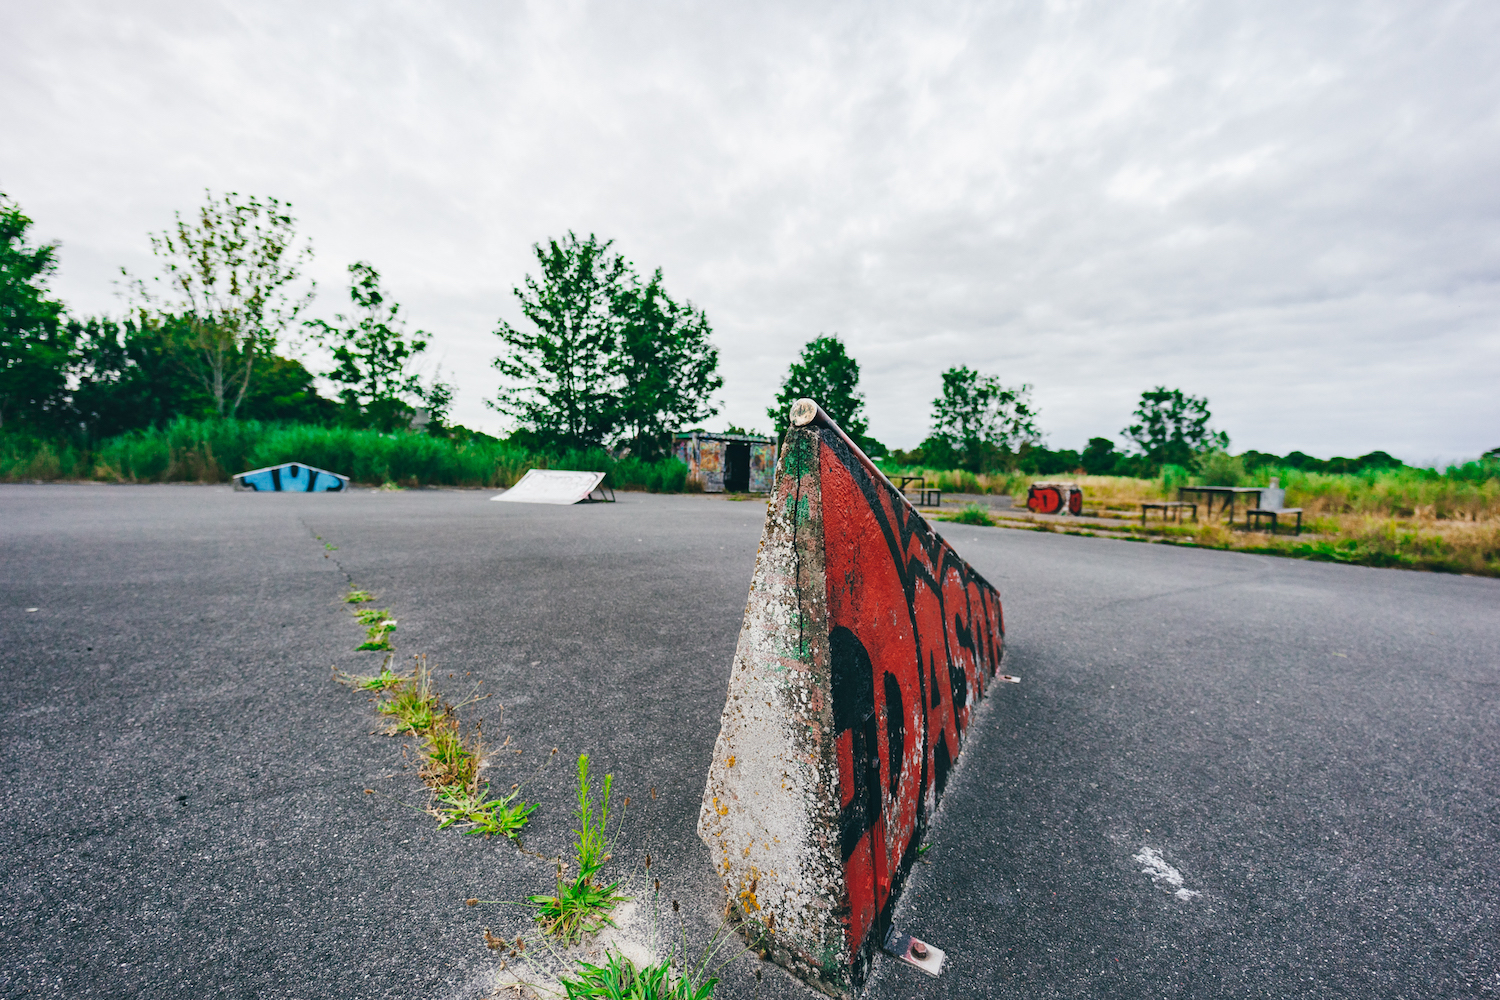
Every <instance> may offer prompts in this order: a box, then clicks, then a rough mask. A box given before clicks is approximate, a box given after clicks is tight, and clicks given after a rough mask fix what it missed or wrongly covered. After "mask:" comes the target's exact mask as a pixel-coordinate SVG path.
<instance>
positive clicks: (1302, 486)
mask: <svg viewBox="0 0 1500 1000" xmlns="http://www.w3.org/2000/svg"><path fill="white" fill-rule="evenodd" d="M906 474H908V475H911V474H920V473H917V472H908V473H906ZM965 475H969V474H967V473H966V474H965ZM1271 476H1276V477H1278V478H1280V480H1281V484H1282V486H1284V487H1285V488H1286V491H1287V494H1286V505H1287V506H1288V507H1301V508H1303V510H1304V514H1303V525H1304V528H1303V534H1302V535H1301V536H1293V535H1290V534H1289V533H1281V534H1274V535H1273V534H1271V533H1270V532H1268V531H1254V532H1252V531H1247V530H1244V528H1243V526H1242V524H1241V525H1236V526H1234V527H1231V526H1230V525H1228V524H1226V523H1224V522H1223V521H1221V520H1211V519H1208V518H1207V517H1205V518H1204V519H1203V520H1202V521H1200V522H1199V523H1196V524H1195V523H1193V522H1191V521H1189V522H1187V523H1185V524H1182V525H1176V524H1160V523H1158V522H1155V521H1153V522H1152V523H1151V524H1150V525H1149V526H1146V527H1142V526H1141V524H1140V521H1139V517H1140V504H1141V503H1142V502H1149V501H1152V500H1163V499H1176V490H1177V487H1178V486H1187V485H1197V484H1198V483H1199V482H1201V479H1200V477H1197V476H1192V475H1189V474H1188V473H1187V471H1186V470H1182V469H1174V468H1171V467H1169V468H1168V469H1167V471H1166V474H1165V475H1163V476H1161V477H1159V478H1157V479H1134V478H1129V477H1124V476H1045V477H1044V476H1020V475H1017V476H1009V477H998V476H997V477H990V478H989V480H988V482H986V477H971V479H972V482H971V483H966V485H970V486H975V485H977V486H986V485H990V486H992V487H993V486H994V485H997V484H998V483H999V481H1000V480H1001V479H1004V480H1005V486H1006V487H1007V489H1006V490H1005V491H1006V492H1009V493H1010V495H1012V496H1014V497H1016V499H1017V502H1018V504H1019V503H1022V502H1024V498H1025V496H1026V488H1027V487H1028V486H1029V485H1030V484H1031V483H1032V482H1033V481H1036V480H1041V479H1066V480H1071V481H1074V482H1077V483H1078V484H1079V485H1081V486H1082V487H1083V490H1084V497H1085V501H1084V513H1085V514H1088V515H1094V516H1100V517H1105V518H1109V519H1111V520H1112V521H1115V522H1117V523H1111V524H1109V525H1106V526H1096V525H1086V524H1082V523H1079V524H1074V525H1069V524H1067V523H1066V522H1060V523H1057V524H1047V525H1041V526H1036V525H1032V524H1031V523H1029V522H1023V521H1019V520H1016V521H1011V522H1010V525H1009V526H1012V527H1020V526H1025V527H1028V528H1035V529H1037V530H1056V531H1068V532H1076V533H1083V534H1110V535H1116V536H1119V537H1127V538H1137V539H1141V540H1155V541H1164V542H1171V543H1174V544H1179V545H1196V546H1202V547H1205V548H1218V549H1234V550H1238V551H1246V552H1260V553H1265V554H1270V555H1281V556H1290V557H1293V558H1299V559H1317V560H1323V561H1329V562H1344V563H1353V564H1356V565H1361V566H1389V567H1401V568H1406V569H1420V570H1431V571H1437V572H1447V573H1473V574H1478V575H1483V576H1500V467H1497V466H1496V465H1495V464H1494V463H1487V464H1481V463H1470V464H1469V465H1465V466H1459V467H1456V468H1452V469H1449V470H1447V471H1446V472H1443V473H1439V472H1436V471H1434V470H1431V469H1411V468H1401V469H1384V470H1379V471H1374V470H1372V471H1368V472H1364V473H1360V474H1357V475H1334V474H1328V473H1317V472H1303V471H1301V470H1299V469H1285V468H1283V469H1261V470H1257V472H1256V474H1255V475H1254V476H1253V477H1252V476H1245V477H1243V480H1242V481H1239V482H1235V483H1223V484H1215V485H1241V486H1251V485H1259V486H1264V485H1266V483H1267V482H1268V480H1269V478H1270V477H1271ZM929 481H931V480H929ZM939 481H942V480H941V479H940V478H939ZM951 481H954V482H965V481H964V480H962V479H960V478H959V477H956V476H955V477H953V479H952V480H951ZM953 492H972V493H983V492H1001V490H998V489H993V488H992V489H991V490H988V491H987V490H984V489H973V488H970V489H966V490H962V491H960V490H956V489H955V490H953ZM999 513H1000V516H999V517H995V516H992V515H991V514H989V513H986V512H982V511H981V512H978V514H977V515H976V513H973V512H971V513H969V514H968V515H967V516H966V518H965V519H966V520H968V521H969V522H970V523H975V522H976V521H978V520H979V518H980V517H985V518H988V519H989V520H991V522H992V523H1002V524H1003V523H1004V522H1005V519H1004V517H1003V514H1004V512H1003V511H1002V512H999ZM1200 513H1204V511H1203V510H1202V508H1200Z"/></svg>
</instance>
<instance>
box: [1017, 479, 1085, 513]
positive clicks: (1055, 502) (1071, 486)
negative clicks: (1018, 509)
mask: <svg viewBox="0 0 1500 1000" xmlns="http://www.w3.org/2000/svg"><path fill="white" fill-rule="evenodd" d="M1026 509H1027V510H1029V511H1032V512H1033V513H1036V514H1082V513H1083V488H1082V487H1080V486H1079V485H1078V484H1077V483H1032V484H1031V488H1030V489H1028V490H1027V491H1026Z"/></svg>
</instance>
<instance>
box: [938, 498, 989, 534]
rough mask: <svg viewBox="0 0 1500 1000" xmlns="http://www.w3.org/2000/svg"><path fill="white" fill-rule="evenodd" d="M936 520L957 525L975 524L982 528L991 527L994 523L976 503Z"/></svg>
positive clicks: (986, 512) (985, 510) (987, 513)
mask: <svg viewBox="0 0 1500 1000" xmlns="http://www.w3.org/2000/svg"><path fill="white" fill-rule="evenodd" d="M937 520H939V521H953V522H955V523H957V524H977V525H979V526H980V527H982V528H988V527H991V526H992V525H994V523H995V522H994V521H992V520H991V519H990V512H989V511H988V510H987V509H985V508H984V507H981V506H980V505H979V504H977V503H971V504H969V505H968V506H967V507H965V508H964V509H963V510H960V511H959V512H958V513H956V514H944V515H940V516H939V517H938V518H937Z"/></svg>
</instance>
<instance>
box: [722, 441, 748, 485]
mask: <svg viewBox="0 0 1500 1000" xmlns="http://www.w3.org/2000/svg"><path fill="white" fill-rule="evenodd" d="M724 489H725V490H727V491H728V492H730V493H748V492H749V491H750V445H749V444H748V443H746V442H744V441H731V442H729V443H728V444H726V445H725V446H724Z"/></svg>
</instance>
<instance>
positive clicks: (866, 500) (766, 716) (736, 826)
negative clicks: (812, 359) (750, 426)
mask: <svg viewBox="0 0 1500 1000" xmlns="http://www.w3.org/2000/svg"><path fill="white" fill-rule="evenodd" d="M804 404H805V405H804ZM792 417H793V420H792V423H793V427H792V429H791V430H790V431H788V433H787V436H786V440H785V442H784V443H783V447H782V453H781V465H780V468H779V470H778V472H779V474H778V476H777V479H776V485H775V490H774V493H773V496H772V500H771V503H770V505H769V509H768V511H767V516H766V526H765V530H764V533H763V535H762V540H761V552H760V556H759V558H758V560H757V564H756V570H755V577H754V580H753V581H752V583H751V591H750V600H749V603H748V605H747V608H746V613H745V624H744V628H743V629H742V630H741V634H740V642H739V648H738V649H737V651H736V654H735V663H734V668H733V672H732V674H731V678H730V684H729V696H728V699H727V701H726V704H725V709H724V716H723V720H722V726H721V730H720V734H719V739H718V743H717V745H716V746H715V750H714V761H713V765H712V768H711V770H710V773H709V780H708V786H707V788H706V789H705V791H704V803H703V812H702V814H701V817H700V820H699V834H700V836H702V837H703V839H704V840H705V841H706V842H707V843H708V844H709V846H710V847H711V848H712V849H713V850H714V853H715V859H716V863H717V865H718V868H719V871H720V874H721V875H722V876H723V878H724V880H725V888H726V890H727V891H728V893H729V896H730V899H731V901H732V902H733V904H734V905H735V906H736V907H737V908H738V909H739V910H740V912H741V914H742V915H743V916H744V918H745V919H746V921H747V923H748V924H749V926H750V927H751V928H752V929H753V933H754V934H765V935H767V936H768V939H769V940H770V941H771V942H772V947H771V954H772V956H773V957H774V958H775V960H776V961H777V962H779V963H781V964H782V965H785V966H787V967H788V968H790V969H792V970H793V971H794V972H796V973H797V974H798V975H800V976H801V977H802V978H804V979H806V980H807V981H809V982H810V983H813V984H814V985H816V986H819V987H820V988H822V989H824V990H825V991H831V992H834V993H836V994H841V995H842V994H846V993H847V992H848V991H850V990H851V989H853V988H854V987H856V986H857V985H858V984H859V983H861V982H862V981H863V979H864V976H865V973H866V971H867V970H868V967H869V963H870V960H871V957H872V955H873V953H874V951H875V949H876V948H878V947H879V946H880V944H881V942H882V941H883V939H884V936H885V933H886V931H887V930H888V928H889V925H890V914H891V910H892V909H893V907H894V905H895V902H896V899H897V897H898V895H899V893H900V890H901V884H902V882H903V880H904V878H905V876H906V874H907V872H908V870H909V869H910V867H911V864H912V862H913V861H914V859H915V857H916V850H917V848H918V847H919V846H920V845H921V841H922V836H923V833H924V831H925V829H926V826H927V822H928V819H929V817H930V816H931V814H932V810H933V809H934V808H935V807H936V805H937V802H938V800H939V799H940V798H941V796H942V793H943V788H944V786H945V784H946V783H947V780H948V775H949V772H950V770H951V769H952V767H953V764H954V762H955V761H956V759H957V757H958V753H959V749H960V746H961V743H962V739H963V735H964V733H965V731H966V730H967V728H968V726H969V721H970V718H971V715H972V713H973V711H974V707H975V705H976V704H977V703H978V701H979V699H980V698H982V697H983V696H984V694H985V692H986V689H987V687H988V685H989V682H990V679H991V678H992V677H993V676H994V674H995V671H996V669H997V667H998V666H999V663H1000V658H1001V653H1002V648H1003V646H1002V643H1003V634H1004V628H1003V623H1002V620H1001V610H1000V595H999V594H998V593H997V592H996V590H995V588H994V587H992V586H990V585H989V584H988V583H987V582H986V581H985V580H984V578H983V577H981V576H980V575H979V574H978V573H976V572H975V571H974V570H973V569H972V568H971V567H970V566H969V565H968V563H966V562H964V561H963V559H961V558H959V556H958V554H957V553H956V552H954V550H953V548H952V547H951V546H949V545H948V544H947V543H946V542H944V541H943V540H942V538H940V537H939V536H938V535H937V534H936V533H935V532H934V531H933V530H932V528H931V527H930V526H929V525H928V524H927V522H926V521H925V520H923V518H922V517H921V515H920V514H918V513H917V511H916V509H915V508H913V507H912V506H911V504H910V503H908V502H907V501H906V499H905V498H904V497H903V496H902V495H901V493H900V492H899V491H898V490H896V488H895V487H894V486H892V485H891V484H890V483H889V482H888V481H887V480H886V479H885V477H884V476H883V475H882V474H881V473H880V472H879V471H878V470H877V469H876V468H875V467H874V465H873V464H872V463H871V462H870V461H869V459H868V458H866V457H865V456H864V455H863V454H862V453H861V452H860V451H859V449H858V448H856V447H855V446H854V445H853V444H852V443H850V442H849V440H848V439H847V438H846V437H845V436H844V434H843V433H842V432H841V431H840V430H839V429H838V427H837V426H835V425H834V424H833V423H832V422H831V421H829V420H828V419H827V417H826V415H824V414H823V413H822V411H820V410H818V409H817V407H816V406H815V405H813V404H812V403H811V401H806V400H802V401H799V402H798V403H797V404H796V405H795V406H794V407H793V410H792ZM799 421H800V422H799Z"/></svg>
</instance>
